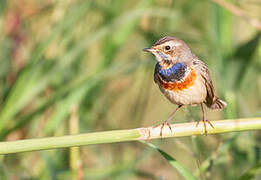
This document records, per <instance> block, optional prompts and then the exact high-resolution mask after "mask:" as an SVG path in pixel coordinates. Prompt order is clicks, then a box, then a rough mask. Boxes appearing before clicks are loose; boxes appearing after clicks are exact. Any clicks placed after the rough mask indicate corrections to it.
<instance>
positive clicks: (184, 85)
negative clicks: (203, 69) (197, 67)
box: [159, 69, 197, 91]
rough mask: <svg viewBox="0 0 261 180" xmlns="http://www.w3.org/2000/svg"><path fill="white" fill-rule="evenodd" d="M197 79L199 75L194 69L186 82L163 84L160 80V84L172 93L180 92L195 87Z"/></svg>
mask: <svg viewBox="0 0 261 180" xmlns="http://www.w3.org/2000/svg"><path fill="white" fill-rule="evenodd" d="M196 78H197V74H196V72H195V71H194V69H191V72H190V74H189V75H188V76H187V77H186V79H185V80H184V81H177V82H163V81H162V80H161V79H160V78H159V83H160V85H161V86H162V87H164V89H168V90H172V91H180V90H184V89H187V88H189V87H190V86H192V85H194V83H195V80H196Z"/></svg>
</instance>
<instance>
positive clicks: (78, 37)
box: [0, 0, 261, 180]
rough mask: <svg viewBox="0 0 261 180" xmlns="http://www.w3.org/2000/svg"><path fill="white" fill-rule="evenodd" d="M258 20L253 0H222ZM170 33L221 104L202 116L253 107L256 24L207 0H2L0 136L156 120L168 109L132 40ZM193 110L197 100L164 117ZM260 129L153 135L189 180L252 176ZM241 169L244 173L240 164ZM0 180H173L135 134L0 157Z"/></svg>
mask: <svg viewBox="0 0 261 180" xmlns="http://www.w3.org/2000/svg"><path fill="white" fill-rule="evenodd" d="M229 2H230V3H233V4H235V5H236V6H239V7H240V8H241V9H243V10H245V11H246V12H247V13H248V14H249V16H252V17H255V18H257V19H259V20H261V13H260V12H261V3H260V1H258V0H251V1H247V0H240V1H238V0H230V1H229ZM166 35H170V36H176V37H178V38H180V39H183V40H184V41H185V42H186V43H188V45H189V46H190V47H191V49H192V51H193V52H194V53H195V54H196V55H197V56H199V57H200V58H201V59H202V60H203V61H204V62H206V63H207V64H208V66H209V69H210V71H211V76H212V79H213V81H214V85H215V89H216V92H217V94H218V96H220V97H221V98H222V99H225V100H226V101H227V103H228V106H227V108H226V110H224V111H221V112H216V111H210V110H208V111H207V116H208V119H209V120H217V119H228V118H241V117H256V116H260V115H261V96H260V95H261V44H260V41H259V37H260V32H258V30H257V29H255V28H254V27H252V26H251V25H250V24H249V23H248V22H247V21H245V19H242V18H239V17H236V16H233V15H231V13H230V12H228V11H227V10H225V9H223V8H221V7H220V6H218V5H216V4H214V3H213V2H211V1H207V0H198V1H190V0H185V1H171V0H159V1H148V0H141V1H121V0H114V1H112V0H101V1H91V0H90V1H84V0H75V1H72V0H66V1H54V0H46V1H43V0H39V1H33V0H19V1H7V0H1V1H0V139H1V141H4V140H17V139H25V138H36V137H45V136H61V135H66V134H75V133H83V132H95V131H105V130H113V129H128V128H136V127H142V126H150V125H155V124H158V123H160V122H162V121H163V120H165V119H166V118H167V117H168V116H169V114H170V113H171V112H172V111H173V109H174V108H175V107H176V106H175V105H173V104H171V103H170V102H169V101H168V100H167V99H166V98H165V97H164V96H163V95H162V94H161V93H160V91H159V89H158V87H157V86H156V85H155V84H154V82H153V70H154V65H155V60H154V58H153V57H152V56H151V55H148V54H145V53H143V52H142V51H141V50H142V49H143V48H145V47H149V46H151V45H152V44H153V43H154V42H155V41H156V40H158V39H159V38H161V37H163V36H166ZM200 119H201V111H200V109H199V107H186V108H184V109H182V110H180V111H179V112H178V113H177V115H176V116H175V120H173V122H176V123H178V122H188V121H196V120H200ZM260 140H261V134H260V132H242V133H229V134H223V135H215V136H202V137H186V138H175V139H168V140H166V139H164V140H158V141H153V143H154V144H157V145H158V146H159V147H160V148H161V149H163V150H164V151H166V152H167V153H169V154H170V155H171V156H173V157H174V158H175V159H176V160H177V161H178V162H179V163H181V164H182V165H183V166H185V167H186V168H187V169H189V171H191V172H192V173H193V174H194V175H196V176H197V177H198V178H199V179H238V178H239V177H240V176H242V175H244V176H243V178H242V179H251V178H252V176H251V175H253V176H255V175H256V177H255V179H260V178H261V176H260V175H259V177H258V172H260V169H261V158H260V155H261V152H260V148H261V143H260ZM247 172H251V173H248V174H245V173H247ZM0 179H14V180H16V179H139V180H140V179H142V180H143V179H162V180H165V179H166V180H167V179H183V177H182V176H181V175H180V174H179V173H178V172H177V171H176V169H174V168H173V167H172V166H171V165H170V164H169V163H168V162H167V161H166V160H165V159H164V158H163V157H162V156H161V155H160V154H159V153H157V152H156V151H155V150H153V149H150V148H149V147H147V146H146V145H144V144H141V143H139V142H132V143H117V144H106V145H95V146H87V147H81V148H71V149H70V150H69V149H59V150H49V151H42V152H33V153H21V154H13V155H5V156H0Z"/></svg>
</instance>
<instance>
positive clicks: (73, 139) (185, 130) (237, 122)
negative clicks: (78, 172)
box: [0, 117, 261, 154]
mask: <svg viewBox="0 0 261 180" xmlns="http://www.w3.org/2000/svg"><path fill="white" fill-rule="evenodd" d="M212 124H213V125H214V127H215V128H212V127H211V126H210V125H207V130H208V134H209V135H210V134H220V133H227V132H235V131H248V130H260V129H261V118H260V117H259V118H245V119H230V120H219V121H212ZM171 128H172V131H171V130H170V128H169V127H168V126H164V128H163V129H162V136H160V131H161V126H158V127H148V128H137V129H129V130H115V131H104V132H95V133H86V134H78V135H69V136H61V137H49V138H36V139H27V140H18V141H8V142H1V143H0V154H11V153H19V152H28V151H39V150H48V149H57V148H66V147H74V146H84V145H92V144H104V143H115V142H127V141H138V140H151V139H159V138H168V137H184V136H192V135H204V126H203V123H199V125H198V126H196V122H193V123H178V124H172V125H171Z"/></svg>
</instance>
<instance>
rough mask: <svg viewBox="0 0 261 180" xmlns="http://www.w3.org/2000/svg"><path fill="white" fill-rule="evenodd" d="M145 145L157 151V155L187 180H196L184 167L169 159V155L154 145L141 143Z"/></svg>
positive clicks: (171, 158)
mask: <svg viewBox="0 0 261 180" xmlns="http://www.w3.org/2000/svg"><path fill="white" fill-rule="evenodd" d="M143 143H145V144H147V145H148V146H149V147H151V148H153V149H156V150H157V151H159V153H160V154H161V155H162V156H163V157H164V158H165V159H166V160H167V161H168V162H169V163H170V164H171V165H172V166H173V167H174V168H176V170H177V171H178V172H179V173H180V174H181V175H182V176H183V177H184V178H185V179H187V180H196V179H197V178H196V177H195V176H194V175H193V174H192V173H191V172H190V171H189V170H188V169H186V168H185V167H183V166H182V165H181V164H180V163H179V162H178V161H177V160H176V159H174V158H173V157H171V156H170V155H169V154H167V153H166V152H164V151H162V150H161V149H160V148H158V147H157V146H155V145H154V144H151V143H148V142H143Z"/></svg>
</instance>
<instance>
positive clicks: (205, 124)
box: [196, 103, 214, 135]
mask: <svg viewBox="0 0 261 180" xmlns="http://www.w3.org/2000/svg"><path fill="white" fill-rule="evenodd" d="M200 107H201V110H202V113H203V119H202V121H203V123H204V130H205V135H207V134H208V132H207V123H208V124H209V125H210V126H211V127H212V128H214V126H213V124H212V123H211V122H210V121H209V120H207V118H206V112H205V110H204V106H203V103H200ZM198 124H199V121H198V122H197V124H196V127H197V126H198Z"/></svg>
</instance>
